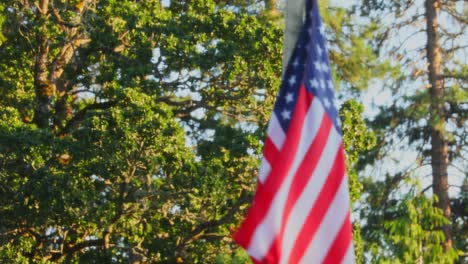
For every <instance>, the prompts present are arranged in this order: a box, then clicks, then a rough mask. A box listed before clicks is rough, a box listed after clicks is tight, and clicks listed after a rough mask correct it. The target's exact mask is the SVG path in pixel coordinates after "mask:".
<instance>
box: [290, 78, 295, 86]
mask: <svg viewBox="0 0 468 264" xmlns="http://www.w3.org/2000/svg"><path fill="white" fill-rule="evenodd" d="M295 83H296V76H294V75H293V76H291V78H289V85H290V86H293V85H294V84H295Z"/></svg>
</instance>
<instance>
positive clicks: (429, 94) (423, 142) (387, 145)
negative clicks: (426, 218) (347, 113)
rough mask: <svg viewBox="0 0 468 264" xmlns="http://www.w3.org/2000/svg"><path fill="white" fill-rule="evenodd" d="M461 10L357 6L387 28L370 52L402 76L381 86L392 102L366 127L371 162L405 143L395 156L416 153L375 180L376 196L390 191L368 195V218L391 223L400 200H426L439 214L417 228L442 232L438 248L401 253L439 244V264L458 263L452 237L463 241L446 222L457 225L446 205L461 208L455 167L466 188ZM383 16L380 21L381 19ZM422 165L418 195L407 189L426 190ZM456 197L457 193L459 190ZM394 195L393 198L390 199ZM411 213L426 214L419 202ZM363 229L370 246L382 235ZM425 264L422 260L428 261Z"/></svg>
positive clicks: (443, 4)
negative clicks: (371, 140)
mask: <svg viewBox="0 0 468 264" xmlns="http://www.w3.org/2000/svg"><path fill="white" fill-rule="evenodd" d="M466 10H467V9H466V6H465V4H464V3H462V1H433V0H427V1H393V2H391V3H390V2H385V1H362V5H361V11H362V14H363V15H365V16H366V17H367V18H369V19H370V20H372V21H376V23H381V25H386V26H385V30H383V31H382V32H381V34H380V37H378V38H377V41H376V43H375V47H376V50H379V51H380V52H381V55H382V56H384V57H385V56H387V54H388V55H390V56H394V58H395V59H394V60H395V63H397V61H398V64H399V65H400V67H401V69H402V74H401V75H400V77H399V78H397V79H395V80H394V81H393V82H392V81H390V80H389V81H388V82H387V83H390V85H388V86H390V87H388V88H390V89H391V91H392V102H391V103H389V104H387V105H385V106H383V107H382V108H381V109H380V113H379V114H378V115H377V116H376V118H375V119H374V120H373V123H372V127H373V128H374V129H376V130H377V131H378V133H379V134H380V135H381V138H380V140H379V141H380V142H379V143H378V146H379V148H378V149H377V150H376V151H375V152H374V155H372V156H371V160H372V159H375V158H377V159H379V155H380V156H381V155H382V153H383V152H384V151H388V152H389V153H392V152H395V148H394V146H395V145H397V146H398V145H399V142H401V143H404V144H403V145H399V148H400V150H403V151H410V150H413V151H416V153H417V160H416V162H415V163H414V164H413V165H412V166H410V168H409V169H408V170H407V171H403V172H397V173H395V172H393V175H391V174H392V173H391V174H389V175H387V176H386V177H385V179H384V180H382V181H378V182H375V181H374V183H376V184H377V185H379V186H380V187H379V190H382V186H385V188H388V189H386V190H385V191H384V192H382V191H380V192H378V193H373V194H370V196H369V199H370V200H368V201H370V205H369V206H370V207H371V208H375V209H377V211H376V212H375V213H372V212H371V211H368V212H367V213H369V214H371V215H373V216H375V217H377V218H376V219H380V221H382V219H387V218H386V217H395V215H394V214H393V213H394V212H392V211H391V210H393V209H395V208H396V207H400V206H402V205H403V203H405V201H409V200H412V201H416V200H414V199H417V200H419V199H422V198H423V197H426V199H429V201H431V202H433V203H434V206H435V207H436V208H437V210H436V215H434V217H435V218H433V219H434V222H432V223H431V224H427V223H426V224H424V223H420V225H422V229H423V230H425V231H427V232H429V233H431V232H434V231H437V230H441V231H442V233H443V237H444V239H442V241H441V240H440V239H436V238H434V239H433V240H431V241H426V242H427V243H426V242H425V243H422V244H418V247H421V249H420V250H418V248H407V251H408V252H410V251H414V252H417V251H423V250H426V249H428V248H430V247H432V245H431V243H436V244H437V243H438V244H439V246H442V248H443V250H444V252H445V253H446V256H441V255H440V254H439V256H438V255H437V254H436V253H433V254H432V257H433V259H432V260H431V261H436V259H439V260H438V261H439V262H441V261H442V259H445V260H444V261H445V262H448V263H450V262H452V261H453V260H454V259H456V253H455V252H454V250H453V246H454V245H453V241H454V238H455V239H456V241H455V244H458V245H461V244H459V243H460V242H461V241H462V240H463V238H460V237H458V235H456V234H457V232H455V233H453V232H452V228H454V227H455V226H459V225H458V224H457V223H456V222H451V220H452V219H455V218H457V219H459V217H458V216H457V217H455V218H453V217H452V213H453V212H454V211H453V210H452V209H453V208H452V206H453V205H454V204H458V205H460V202H457V201H458V200H459V199H460V196H458V197H457V198H455V197H453V199H452V201H451V200H450V199H449V179H450V180H451V181H453V182H454V181H455V177H456V175H457V168H458V167H460V168H461V170H459V171H458V174H459V175H460V176H459V177H460V178H461V180H460V178H459V179H458V182H459V183H460V184H461V183H462V182H463V181H464V180H463V179H462V177H466V170H464V169H463V168H466V165H465V166H464V165H463V164H465V161H466V160H464V158H463V157H464V156H466V151H467V149H466V146H467V145H466V141H465V139H466V128H467V127H466V122H465V120H466V98H467V93H466V91H464V90H462V89H461V87H463V86H464V85H465V84H466V80H467V75H466V61H463V57H460V56H459V55H460V54H463V52H464V51H466V48H467V47H466V43H465V44H463V41H462V39H463V38H464V37H466V34H465V29H466V19H464V17H466ZM383 17H386V18H385V20H384V19H382V18H383ZM388 21H391V22H388ZM418 38H419V39H418ZM398 39H401V41H398ZM417 39H418V40H423V41H420V42H419V43H418V44H421V45H418V44H416V40H417ZM442 58H444V59H442ZM406 144H408V145H409V146H410V147H409V148H408V147H407V145H406ZM382 150H384V151H382ZM426 166H428V167H430V170H431V173H430V175H431V182H432V183H431V184H429V186H428V187H424V188H419V191H414V190H415V188H416V189H418V188H417V187H416V185H414V184H412V183H414V181H408V179H409V178H415V177H416V178H420V179H419V182H422V183H424V184H426V180H425V179H422V178H421V177H420V175H421V174H422V173H423V171H424V168H425V167H426ZM450 168H452V170H450ZM449 176H450V177H449ZM372 182H373V181H372V180H371V179H368V180H367V183H368V184H369V187H370V185H373V184H374V183H372ZM416 182H418V181H416ZM402 186H406V188H407V189H409V190H413V191H410V192H409V193H412V198H409V196H407V195H406V194H401V188H402ZM370 189H372V187H370ZM429 189H432V193H433V195H434V198H429V197H427V196H425V195H424V193H425V192H426V191H427V190H429ZM399 190H400V191H399ZM375 191H377V190H375ZM397 193H400V194H397ZM458 193H459V194H461V192H460V190H459V191H458ZM392 195H397V197H396V199H395V198H392ZM398 196H400V197H398ZM379 197H380V198H379ZM401 197H405V198H403V199H402V198H401ZM412 206H417V207H418V209H417V210H418V211H419V213H420V214H422V215H424V210H426V209H424V207H423V205H422V204H421V203H419V204H418V205H417V204H413V205H412ZM378 207H380V209H378ZM400 208H401V207H400ZM370 210H372V209H370ZM455 211H457V212H459V213H460V212H461V211H460V210H455ZM377 212H379V213H380V215H379V213H377ZM392 215H393V216H392ZM437 215H442V216H443V217H444V218H445V220H443V221H441V220H440V219H439V218H438V216H437ZM376 219H374V220H376ZM367 226H368V228H367V235H366V236H367V238H368V239H369V240H370V241H376V240H374V239H378V237H380V236H375V233H376V232H375V230H373V229H374V228H376V226H375V223H368V224H367ZM465 229H466V227H465ZM380 238H381V237H380ZM459 239H461V240H459ZM381 241H383V240H381ZM377 243H379V242H377ZM462 248H463V247H461V248H460V249H462ZM386 253H388V252H384V251H382V252H380V253H379V254H386ZM394 253H395V252H394ZM395 254H398V253H395ZM421 256H422V255H421ZM438 257H439V258H438ZM399 259H400V260H401V259H402V258H399ZM417 259H418V258H416V259H415V260H414V261H416V260H417ZM423 259H424V260H426V261H428V259H430V258H426V257H424V258H423Z"/></svg>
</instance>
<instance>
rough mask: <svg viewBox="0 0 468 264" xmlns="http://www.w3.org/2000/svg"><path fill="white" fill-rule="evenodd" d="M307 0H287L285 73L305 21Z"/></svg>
mask: <svg viewBox="0 0 468 264" xmlns="http://www.w3.org/2000/svg"><path fill="white" fill-rule="evenodd" d="M304 12H305V0H287V1H286V10H285V15H284V24H285V27H284V42H283V44H284V45H283V75H284V72H285V71H286V66H287V65H288V61H289V58H290V57H291V54H292V52H293V50H294V46H295V45H296V41H297V38H298V37H299V33H300V32H301V29H302V26H303V23H304Z"/></svg>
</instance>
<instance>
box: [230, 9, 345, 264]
mask: <svg viewBox="0 0 468 264" xmlns="http://www.w3.org/2000/svg"><path fill="white" fill-rule="evenodd" d="M324 35H325V29H324V25H323V24H322V22H321V19H320V15H319V8H318V3H317V0H306V18H305V21H304V25H303V28H302V31H301V33H300V34H299V37H298V40H297V43H296V46H295V48H294V51H293V53H292V56H291V58H290V59H289V62H288V64H287V67H286V71H285V74H284V76H283V81H282V84H281V88H280V91H279V94H278V97H277V99H276V103H275V107H274V110H273V113H272V116H271V119H270V122H269V125H268V130H267V137H266V139H265V146H264V153H263V159H262V162H261V166H260V171H259V177H258V185H257V190H256V193H255V197H254V200H253V203H252V205H251V208H250V209H249V212H248V214H247V217H246V219H245V220H244V222H243V223H242V224H241V226H240V228H239V229H238V230H237V232H236V233H235V234H234V240H235V241H236V242H237V243H238V244H239V245H240V246H242V247H243V248H245V249H246V250H247V252H248V254H249V255H250V256H251V258H252V260H253V261H254V263H288V264H295V263H353V262H354V250H353V244H352V227H351V222H350V203H349V191H348V183H347V178H346V170H345V158H344V151H343V142H342V135H341V129H340V123H339V116H338V112H337V109H336V107H335V104H334V91H333V90H334V87H333V80H332V75H331V70H330V64H329V59H328V54H327V48H326V45H325V36H324Z"/></svg>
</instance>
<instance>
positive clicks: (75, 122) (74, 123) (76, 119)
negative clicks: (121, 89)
mask: <svg viewBox="0 0 468 264" xmlns="http://www.w3.org/2000/svg"><path fill="white" fill-rule="evenodd" d="M116 104H117V102H116V101H109V102H104V103H95V104H91V105H87V106H86V107H85V108H83V109H81V110H80V111H78V112H77V113H76V114H75V115H74V116H73V117H72V118H71V119H70V120H68V122H67V124H66V125H65V127H64V128H63V129H62V130H61V131H60V133H59V135H60V136H64V135H66V134H68V133H70V132H71V131H72V130H73V129H75V128H77V127H78V126H79V125H80V124H81V122H83V120H84V118H85V116H86V113H87V112H88V111H92V110H105V109H109V108H111V107H113V106H115V105H116Z"/></svg>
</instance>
